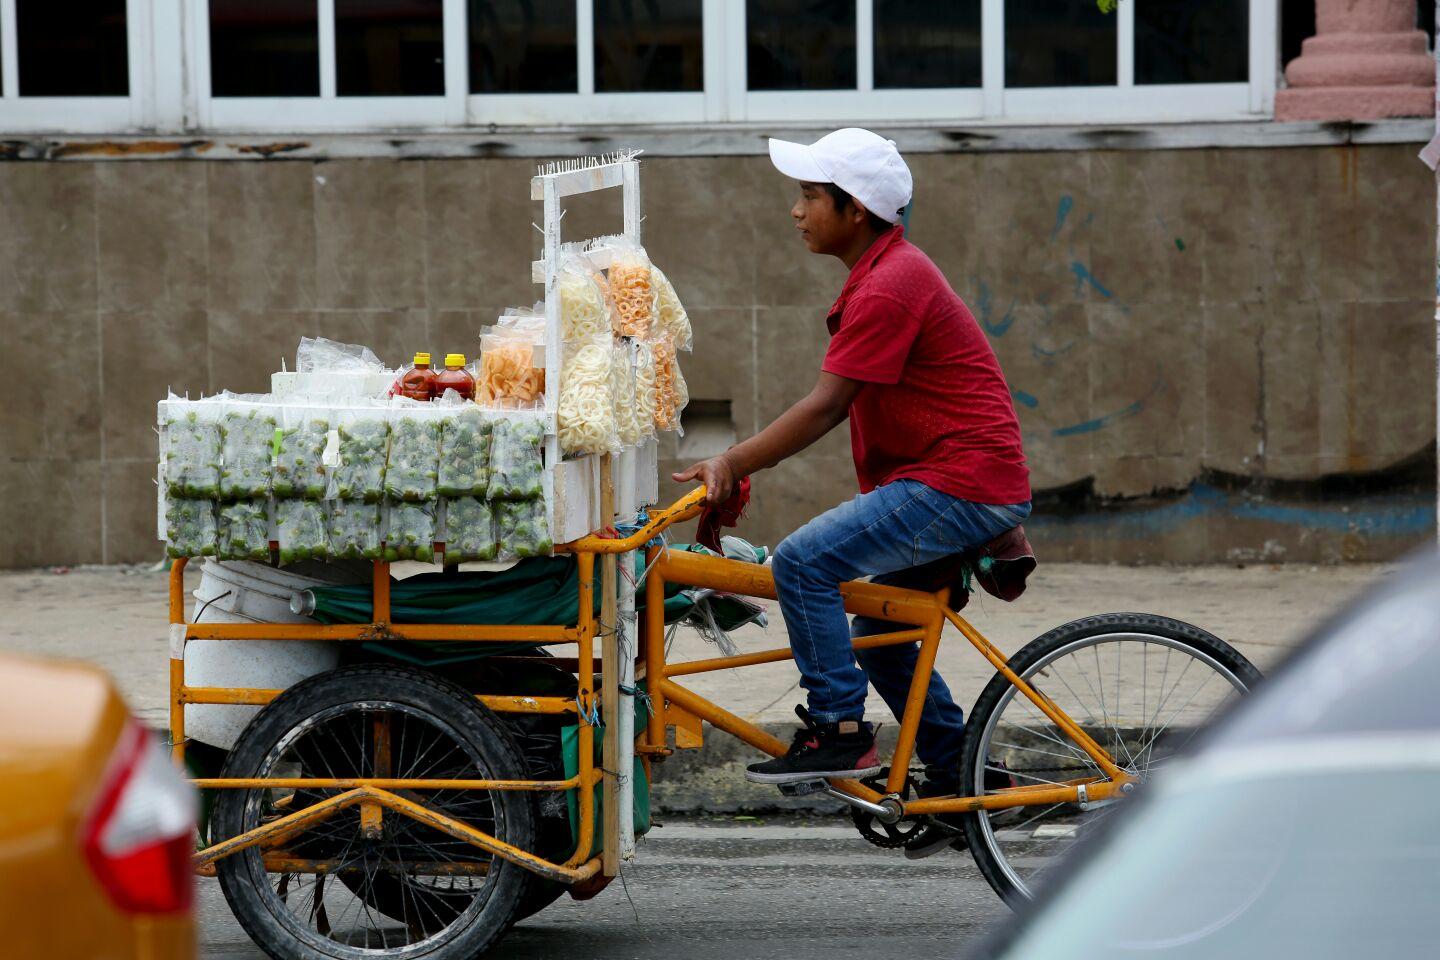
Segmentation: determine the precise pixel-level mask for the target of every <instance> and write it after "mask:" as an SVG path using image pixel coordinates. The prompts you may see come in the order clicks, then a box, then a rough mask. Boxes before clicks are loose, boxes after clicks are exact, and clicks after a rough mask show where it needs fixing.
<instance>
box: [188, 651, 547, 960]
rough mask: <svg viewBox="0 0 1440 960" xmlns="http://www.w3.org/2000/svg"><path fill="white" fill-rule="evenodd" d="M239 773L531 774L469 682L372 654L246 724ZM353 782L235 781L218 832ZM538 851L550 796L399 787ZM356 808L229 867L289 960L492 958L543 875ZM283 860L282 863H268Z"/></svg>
mask: <svg viewBox="0 0 1440 960" xmlns="http://www.w3.org/2000/svg"><path fill="white" fill-rule="evenodd" d="M222 775H223V776H225V777H287V776H288V777H328V778H335V779H344V778H351V777H380V776H388V777H397V778H415V779H437V780H438V779H496V780H511V779H524V778H525V777H526V775H527V774H526V768H525V764H524V762H523V761H522V760H521V758H520V756H519V754H518V753H517V751H516V748H515V744H514V742H513V740H512V739H511V738H510V736H509V735H508V733H507V732H506V729H505V725H504V723H503V722H502V721H500V720H499V719H498V718H497V717H496V716H495V715H494V714H493V713H491V712H490V711H489V710H488V709H486V708H485V707H484V706H482V705H481V704H480V703H478V702H477V701H476V700H475V698H474V697H473V696H471V695H470V694H468V693H467V692H466V691H465V690H463V689H461V688H460V687H458V686H456V685H454V684H452V683H450V682H448V681H446V680H443V679H441V678H439V677H436V676H434V675H433V674H430V673H426V672H424V671H421V670H415V669H411V668H406V667H398V666H389V665H374V664H360V665H356V666H350V667H342V668H340V669H338V670H332V671H330V672H328V673H323V674H320V675H318V676H315V677H311V678H310V679H308V680H305V681H302V682H301V683H299V684H296V685H295V686H294V687H291V688H290V689H289V690H286V691H285V692H284V693H283V694H281V695H280V696H279V697H277V698H276V699H275V700H274V701H273V702H272V703H270V704H269V705H268V706H266V707H265V709H264V710H262V711H261V712H260V713H259V714H258V715H257V716H256V717H255V719H254V720H253V721H251V723H250V725H249V726H248V727H246V729H245V731H244V733H243V734H242V735H241V737H240V740H239V742H238V743H237V744H236V745H235V749H234V750H233V751H231V753H230V757H229V759H228V760H227V762H226V765H225V770H224V772H223V774H222ZM341 792H343V791H341V790H339V789H332V788H323V789H322V788H306V789H304V790H291V789H280V788H272V789H266V790H225V791H221V793H222V796H221V798H220V800H219V801H218V802H217V804H216V809H215V817H214V830H213V835H214V836H215V837H233V836H236V835H238V834H240V833H244V832H245V831H247V830H252V829H254V828H256V827H258V826H261V825H263V824H264V823H266V822H267V821H271V820H274V819H277V818H279V817H281V816H285V815H287V814H291V813H295V812H297V811H299V810H303V809H305V808H306V807H309V806H311V805H313V804H315V803H317V802H319V801H322V800H324V799H326V798H327V797H332V796H335V795H336V794H339V793H341ZM395 792H396V793H399V794H400V795H401V796H404V797H405V798H406V799H409V800H411V801H414V802H417V803H423V804H424V805H425V806H426V807H428V808H430V809H432V810H435V811H437V812H439V813H442V814H444V815H446V816H448V817H451V818H453V819H456V820H459V821H462V822H464V823H467V824H469V825H471V826H473V827H475V828H476V829H479V830H483V831H485V832H486V833H488V834H490V835H491V836H493V837H495V838H496V839H498V840H501V841H503V842H505V843H507V844H510V845H511V846H515V847H520V848H522V849H527V850H529V849H534V841H535V822H534V801H533V799H532V798H531V797H529V796H528V795H527V794H524V793H519V792H516V791H475V790H469V791H460V790H397V791H395ZM361 817H362V814H361V810H360V808H359V807H348V808H346V809H344V810H342V811H340V812H338V813H336V814H334V815H332V816H330V817H328V818H326V819H324V820H321V821H320V822H318V823H316V824H315V825H314V826H312V827H309V828H307V829H306V830H305V832H304V833H301V834H299V835H298V836H295V837H293V838H291V839H290V840H288V841H286V842H285V843H284V844H283V849H271V850H267V851H265V853H264V854H263V855H262V853H261V851H260V849H259V848H257V847H251V848H250V849H248V850H244V851H241V852H240V853H237V854H233V855H231V856H230V857H226V858H224V859H222V860H220V861H219V862H218V864H217V866H218V873H219V877H220V884H221V888H222V889H223V890H224V893H225V898H226V900H227V901H229V903H230V908H231V910H232V911H233V912H234V914H235V916H236V918H237V919H238V920H239V921H240V923H241V925H242V926H243V927H244V928H245V930H246V932H247V933H248V934H249V935H250V937H251V939H253V940H254V941H255V942H256V943H257V944H259V945H260V946H261V947H262V948H263V949H264V950H265V951H266V952H267V953H269V954H270V955H271V956H273V957H277V958H283V960H290V958H295V960H301V958H303V960H312V958H321V957H323V958H336V960H352V958H353V960H359V958H362V957H366V958H374V957H377V956H383V957H405V958H407V960H409V958H426V960H450V958H462V957H464V958H469V957H474V956H477V955H479V954H481V953H483V952H484V951H486V950H488V949H489V948H490V947H492V946H494V944H495V943H496V941H498V940H499V938H500V937H501V936H502V935H503V934H504V932H505V931H506V930H507V929H508V927H509V926H510V924H511V923H512V922H513V920H514V917H515V914H516V912H517V909H518V907H519V903H520V899H521V896H522V894H523V893H524V891H525V890H526V888H527V886H528V883H527V881H526V878H527V876H528V874H527V872H526V871H525V870H524V869H523V868H521V867H518V866H516V865H515V864H513V863H510V862H508V861H505V860H502V859H500V858H497V857H494V856H492V855H491V854H490V853H488V852H487V851H484V850H482V849H480V848H479V847H476V846H473V845H472V844H469V843H467V842H465V841H463V840H457V839H455V838H453V837H451V836H449V835H448V834H445V833H442V832H440V831H438V830H435V829H433V828H431V827H428V826H425V825H423V824H421V823H419V822H418V821H416V820H412V819H410V818H409V817H406V816H404V815H403V814H399V813H394V812H391V811H389V810H384V811H382V812H381V818H380V824H379V828H378V830H377V829H373V825H372V829H371V830H370V831H368V835H367V831H364V830H362V825H361ZM267 862H268V863H267Z"/></svg>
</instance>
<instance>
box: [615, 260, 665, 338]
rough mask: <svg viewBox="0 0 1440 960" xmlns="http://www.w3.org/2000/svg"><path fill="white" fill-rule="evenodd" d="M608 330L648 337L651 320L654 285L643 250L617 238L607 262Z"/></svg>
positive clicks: (618, 335) (652, 321)
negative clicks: (608, 283)
mask: <svg viewBox="0 0 1440 960" xmlns="http://www.w3.org/2000/svg"><path fill="white" fill-rule="evenodd" d="M610 301H611V309H612V311H613V312H612V318H613V323H612V328H613V329H614V331H615V335H616V336H617V337H634V338H636V339H637V340H646V339H648V338H649V337H650V335H651V333H652V330H653V326H654V320H655V285H654V283H653V282H652V281H651V278H650V258H649V257H648V256H646V255H645V248H644V247H642V246H640V245H639V244H637V243H635V242H634V241H630V240H626V239H624V238H621V239H620V240H619V241H617V242H616V243H615V254H614V257H613V258H612V259H611V261H610Z"/></svg>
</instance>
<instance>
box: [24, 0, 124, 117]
mask: <svg viewBox="0 0 1440 960" xmlns="http://www.w3.org/2000/svg"><path fill="white" fill-rule="evenodd" d="M16 21H17V18H16V13H15V0H0V59H3V65H0V129H3V130H5V131H7V132H9V131H14V132H33V133H58V132H69V133H107V132H114V131H116V130H128V129H135V128H140V127H143V126H144V125H145V123H146V121H147V119H148V111H147V106H146V105H147V100H148V98H147V97H146V96H145V92H146V91H148V90H149V89H151V87H152V84H151V65H152V61H151V56H150V52H151V51H150V43H149V40H150V36H151V30H150V3H149V0H127V2H126V4H125V27H126V30H125V33H126V51H125V59H126V65H127V70H128V72H129V78H128V79H129V93H128V94H127V95H126V96H123V97H22V96H21V95H20V56H19V52H20V41H19V38H18V36H17V34H16Z"/></svg>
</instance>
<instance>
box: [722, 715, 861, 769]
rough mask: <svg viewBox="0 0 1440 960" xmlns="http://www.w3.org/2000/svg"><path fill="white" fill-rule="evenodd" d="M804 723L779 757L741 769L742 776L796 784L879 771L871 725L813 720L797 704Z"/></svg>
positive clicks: (853, 721)
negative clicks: (788, 746)
mask: <svg viewBox="0 0 1440 960" xmlns="http://www.w3.org/2000/svg"><path fill="white" fill-rule="evenodd" d="M795 713H796V714H798V715H799V717H800V719H801V721H802V722H804V724H805V726H803V727H801V728H800V729H799V730H796V731H795V739H794V740H792V741H791V743H790V749H789V750H787V751H786V752H785V756H783V757H775V758H773V759H771V760H766V761H764V762H763V763H752V764H750V766H748V767H746V768H745V779H746V780H749V781H750V782H751V783H798V782H801V781H805V780H824V779H827V778H831V777H836V778H839V779H844V780H850V779H855V778H859V777H869V776H873V775H874V774H877V773H879V772H880V757H879V754H878V751H877V749H876V746H875V728H874V727H872V726H871V725H870V724H868V723H866V722H865V721H864V720H841V721H839V722H838V723H817V722H816V721H815V719H814V718H813V717H811V716H810V711H809V710H806V709H805V708H804V707H799V706H797V707H796V708H795Z"/></svg>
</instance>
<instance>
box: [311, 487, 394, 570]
mask: <svg viewBox="0 0 1440 960" xmlns="http://www.w3.org/2000/svg"><path fill="white" fill-rule="evenodd" d="M325 515H326V532H327V533H328V535H329V540H330V557H331V559H333V560H379V559H380V558H381V556H383V555H384V551H383V550H381V548H380V504H378V503H365V502H363V501H360V500H331V501H329V502H327V503H326V504H325Z"/></svg>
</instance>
